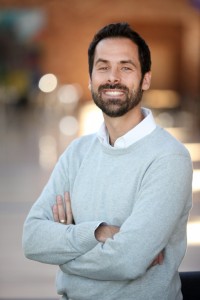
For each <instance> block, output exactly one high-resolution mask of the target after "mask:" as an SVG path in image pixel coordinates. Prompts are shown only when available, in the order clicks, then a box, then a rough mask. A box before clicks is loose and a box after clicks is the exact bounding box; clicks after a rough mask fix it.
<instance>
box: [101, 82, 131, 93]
mask: <svg viewBox="0 0 200 300" xmlns="http://www.w3.org/2000/svg"><path fill="white" fill-rule="evenodd" d="M105 89H108V90H114V89H118V90H123V91H127V92H128V91H129V89H128V88H127V87H126V86H125V85H122V84H119V83H116V84H109V83H107V84H102V85H100V86H99V88H98V92H101V91H102V90H105Z"/></svg>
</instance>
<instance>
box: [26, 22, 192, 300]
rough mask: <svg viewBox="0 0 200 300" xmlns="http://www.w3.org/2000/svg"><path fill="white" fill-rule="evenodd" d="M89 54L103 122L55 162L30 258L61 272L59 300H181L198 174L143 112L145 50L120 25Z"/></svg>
mask: <svg viewBox="0 0 200 300" xmlns="http://www.w3.org/2000/svg"><path fill="white" fill-rule="evenodd" d="M88 54H89V72H90V89H91V93H92V97H93V100H94V102H95V103H96V104H97V106H98V107H99V108H100V109H101V110H102V112H103V116H104V121H105V122H104V124H103V125H102V127H101V128H100V130H99V132H98V133H97V134H92V135H88V136H85V137H82V138H79V139H77V140H75V141H74V142H72V144H71V145H70V146H69V147H68V149H67V150H66V151H65V152H64V154H63V155H62V156H61V158H60V159H59V161H58V163H57V165H56V167H55V169H54V171H53V173H52V175H51V178H50V180H49V182H48V184H47V185H46V187H45V189H44V191H43V192H42V194H41V196H40V197H39V199H38V200H37V201H36V203H35V204H34V205H33V207H32V209H31V211H30V213H29V215H28V217H27V220H26V222H25V225H24V235H23V247H24V251H25V255H26V256H27V257H28V258H30V259H33V260H37V261H40V262H43V263H49V264H56V265H59V272H58V275H57V291H58V294H60V295H62V299H73V300H83V299H84V300H86V299H87V300H115V299H122V300H130V299H136V300H147V299H151V300H152V299H153V300H165V299H167V300H175V299H176V300H179V299H182V294H181V284H180V279H179V274H178V268H179V265H180V263H181V261H182V259H183V256H184V254H185V250H186V225H187V219H188V214H189V210H190V208H191V194H192V191H191V190H192V189H191V186H192V165H191V159H190V156H189V154H188V152H187V150H186V149H185V148H184V147H183V145H182V144H181V143H179V142H178V141H177V140H175V139H174V138H173V137H172V136H170V135H169V134H168V133H167V132H166V131H165V130H163V129H162V128H160V127H159V126H156V124H155V122H154V119H153V116H152V113H151V111H150V110H148V109H144V108H141V98H142V94H143V91H146V90H148V88H149V86H150V81H151V71H150V67H151V59H150V51H149V48H148V46H147V45H146V43H145V41H144V40H143V39H142V38H141V37H140V36H139V35H138V34H137V33H136V32H134V31H133V30H132V29H131V28H130V27H129V25H128V24H126V23H117V24H110V25H108V26H106V27H104V28H103V29H101V30H100V31H99V32H98V33H97V34H96V35H95V37H94V39H93V41H92V42H91V45H90V47H89V51H88ZM63 198H64V200H65V201H64V202H63ZM163 251H164V260H163Z"/></svg>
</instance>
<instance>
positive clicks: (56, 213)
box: [52, 204, 59, 222]
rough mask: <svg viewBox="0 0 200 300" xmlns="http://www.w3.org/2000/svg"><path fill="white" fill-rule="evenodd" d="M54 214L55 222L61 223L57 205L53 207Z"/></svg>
mask: <svg viewBox="0 0 200 300" xmlns="http://www.w3.org/2000/svg"><path fill="white" fill-rule="evenodd" d="M52 212H53V218H54V221H55V222H59V216H58V208H57V204H54V205H53V206H52Z"/></svg>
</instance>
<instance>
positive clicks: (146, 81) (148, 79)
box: [142, 71, 151, 91]
mask: <svg viewBox="0 0 200 300" xmlns="http://www.w3.org/2000/svg"><path fill="white" fill-rule="evenodd" d="M150 84H151V71H149V72H147V73H145V74H144V78H143V81H142V90H143V91H146V90H148V89H149V87H150Z"/></svg>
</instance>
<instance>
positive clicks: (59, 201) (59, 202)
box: [56, 195, 66, 221]
mask: <svg viewBox="0 0 200 300" xmlns="http://www.w3.org/2000/svg"><path fill="white" fill-rule="evenodd" d="M56 203H57V208H58V219H59V221H62V220H65V221H66V215H65V209H64V203H63V199H62V196H60V195H58V196H56Z"/></svg>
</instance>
